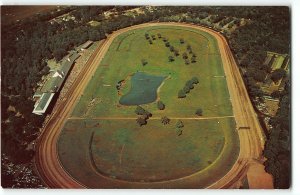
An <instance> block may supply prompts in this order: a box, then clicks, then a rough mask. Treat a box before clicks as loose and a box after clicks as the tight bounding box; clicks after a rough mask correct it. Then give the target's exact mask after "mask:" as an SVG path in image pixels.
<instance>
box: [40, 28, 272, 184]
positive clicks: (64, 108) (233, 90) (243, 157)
mask: <svg viewBox="0 0 300 195" xmlns="http://www.w3.org/2000/svg"><path fill="white" fill-rule="evenodd" d="M157 25H165V26H168V25H172V26H174V25H177V26H182V27H191V28H194V29H198V30H202V31H205V32H208V33H209V34H211V35H212V36H214V37H215V38H216V39H217V41H218V44H219V49H220V54H221V58H222V62H223V66H224V71H225V75H226V81H227V85H228V89H229V93H230V97H231V100H232V106H233V112H234V116H235V120H236V124H237V128H239V127H249V128H250V129H249V130H246V131H244V130H243V131H238V135H239V139H240V154H239V157H238V160H237V161H236V163H235V164H234V165H233V166H232V168H231V170H230V171H229V172H228V173H227V174H226V175H224V177H222V178H221V179H219V180H218V181H216V182H215V183H213V184H211V185H210V186H208V188H236V187H237V186H238V184H239V183H240V182H241V180H242V179H243V178H244V177H245V176H246V174H247V171H248V170H249V169H250V170H252V171H253V170H254V171H256V170H257V174H248V180H249V185H250V188H251V187H252V185H254V184H253V183H254V182H253V181H256V180H260V181H263V182H262V183H261V184H260V186H259V187H260V188H270V186H272V183H271V182H272V180H271V179H270V177H269V175H268V174H266V173H265V172H264V170H262V169H263V166H253V164H255V163H253V159H256V160H258V161H261V159H262V150H263V146H264V137H263V134H262V129H261V126H260V124H259V121H258V119H257V116H256V113H255V111H254V109H253V107H252V104H251V101H250V99H249V96H248V93H247V91H246V88H245V86H244V82H243V79H242V77H241V75H240V72H239V69H238V67H237V65H236V63H235V60H234V58H233V56H232V53H231V51H230V49H229V46H228V44H227V42H226V40H225V38H224V37H223V36H222V35H221V34H219V33H217V32H215V31H213V30H210V29H207V28H204V27H199V26H195V25H190V24H182V23H146V24H141V25H136V26H131V27H128V28H124V29H121V30H118V31H115V32H114V33H113V34H111V35H110V36H109V37H108V38H107V39H106V40H105V42H104V43H103V45H102V46H101V47H99V48H97V49H96V51H95V53H94V54H93V56H92V57H91V58H90V60H89V61H88V62H87V65H86V66H85V68H84V69H83V70H82V72H81V73H80V75H79V76H78V78H77V79H76V80H75V82H74V83H73V85H72V87H71V88H70V90H69V92H68V95H67V97H69V98H68V99H66V100H64V102H62V104H61V105H60V106H58V108H57V109H56V110H54V111H53V113H52V115H51V118H50V120H49V122H48V123H47V125H46V126H45V128H44V131H43V134H42V135H41V137H40V139H39V140H38V145H37V151H36V158H35V160H36V165H37V169H38V171H39V173H40V175H41V177H42V178H43V180H44V182H45V183H46V184H47V185H48V186H49V187H52V188H85V187H86V186H84V185H82V184H81V183H79V182H77V181H76V180H75V179H74V178H72V177H71V176H70V175H69V174H68V173H67V172H66V171H65V170H64V168H63V167H62V165H61V164H60V161H59V158H58V153H57V141H58V138H59V134H60V132H61V129H62V127H63V126H64V123H65V122H66V120H67V119H68V118H69V117H70V114H71V113H72V110H73V109H74V107H75V105H76V103H77V101H78V99H79V97H80V96H81V94H82V93H83V90H84V88H85V87H86V86H87V84H88V82H89V80H90V78H91V77H92V75H93V74H94V72H95V70H96V68H97V66H98V64H99V61H101V60H102V59H103V57H104V56H105V54H106V52H107V50H108V48H109V46H110V44H111V43H112V41H113V40H114V39H115V38H116V37H117V36H118V35H119V34H121V33H124V32H126V31H129V30H132V29H137V28H143V27H148V26H157ZM250 162H251V163H250ZM249 167H250V168H249ZM260 173H263V174H260ZM197 175H198V174H197V173H195V174H193V175H191V176H189V177H185V178H179V179H177V180H172V181H165V182H152V183H135V182H126V181H119V180H113V179H107V178H99V179H100V180H101V181H99V182H101V183H102V184H103V187H104V188H105V187H107V186H118V187H119V188H126V186H130V187H131V188H151V187H153V188H166V187H168V188H178V187H179V186H183V185H184V184H185V183H187V181H191V180H192V181H193V182H196V181H197V178H196V177H197ZM266 175H267V176H266ZM112 184H113V185H112ZM253 187H254V186H253ZM255 187H257V186H255Z"/></svg>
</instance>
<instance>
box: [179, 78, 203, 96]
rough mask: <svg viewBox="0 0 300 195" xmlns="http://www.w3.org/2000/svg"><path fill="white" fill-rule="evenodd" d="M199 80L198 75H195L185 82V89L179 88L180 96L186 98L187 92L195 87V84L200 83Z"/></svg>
mask: <svg viewBox="0 0 300 195" xmlns="http://www.w3.org/2000/svg"><path fill="white" fill-rule="evenodd" d="M198 83H199V80H198V78H197V77H193V78H192V79H191V80H188V81H187V82H186V83H185V86H184V87H183V89H181V90H179V92H178V98H185V97H186V94H188V93H189V92H190V91H191V89H194V85H195V84H198Z"/></svg>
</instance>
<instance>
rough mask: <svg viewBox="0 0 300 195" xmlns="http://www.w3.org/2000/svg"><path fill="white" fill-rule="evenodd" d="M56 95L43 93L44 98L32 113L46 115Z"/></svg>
mask: <svg viewBox="0 0 300 195" xmlns="http://www.w3.org/2000/svg"><path fill="white" fill-rule="evenodd" d="M54 94H55V93H43V95H42V97H41V98H40V100H39V102H38V103H37V104H36V105H35V107H34V109H33V111H32V112H33V113H35V114H43V113H45V112H46V110H47V108H48V106H49V104H50V102H51V100H52V98H53V96H54Z"/></svg>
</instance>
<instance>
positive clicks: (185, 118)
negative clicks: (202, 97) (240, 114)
mask: <svg viewBox="0 0 300 195" xmlns="http://www.w3.org/2000/svg"><path fill="white" fill-rule="evenodd" d="M137 117H138V116H136V117H93V118H88V117H74V116H73V117H69V118H68V119H69V120H136V119H137ZM168 118H169V119H182V120H209V119H222V118H234V116H233V115H231V116H212V117H168ZM160 119H161V117H150V118H149V119H148V120H160Z"/></svg>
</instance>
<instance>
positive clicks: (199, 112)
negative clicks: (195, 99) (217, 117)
mask: <svg viewBox="0 0 300 195" xmlns="http://www.w3.org/2000/svg"><path fill="white" fill-rule="evenodd" d="M195 114H196V115H198V116H202V114H203V111H202V109H201V108H198V109H197V110H196V112H195Z"/></svg>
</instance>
